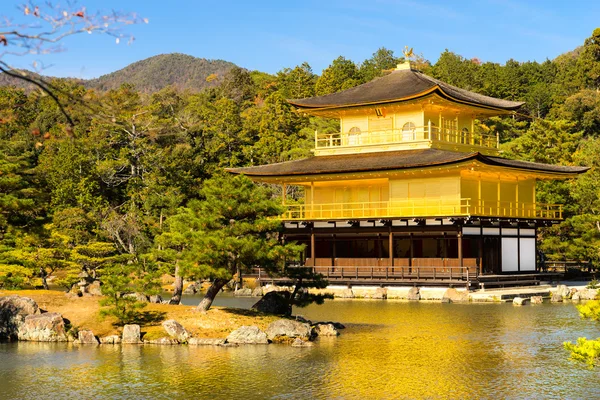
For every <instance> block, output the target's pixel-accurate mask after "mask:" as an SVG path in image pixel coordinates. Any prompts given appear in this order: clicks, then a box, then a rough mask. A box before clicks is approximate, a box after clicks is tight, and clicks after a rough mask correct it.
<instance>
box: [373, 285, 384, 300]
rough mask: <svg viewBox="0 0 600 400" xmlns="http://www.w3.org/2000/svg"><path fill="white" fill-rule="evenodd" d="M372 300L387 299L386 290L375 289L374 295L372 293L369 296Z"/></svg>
mask: <svg viewBox="0 0 600 400" xmlns="http://www.w3.org/2000/svg"><path fill="white" fill-rule="evenodd" d="M371 298H372V299H376V300H385V299H387V289H386V288H382V287H378V288H377V289H375V293H373V296H371Z"/></svg>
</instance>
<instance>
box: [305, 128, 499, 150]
mask: <svg viewBox="0 0 600 400" xmlns="http://www.w3.org/2000/svg"><path fill="white" fill-rule="evenodd" d="M426 140H431V141H433V142H443V143H450V144H463V145H470V146H479V147H485V148H492V149H496V148H498V136H497V135H487V134H482V133H473V132H469V131H466V130H459V129H456V128H442V129H439V128H438V127H436V126H434V125H433V124H430V125H425V126H417V127H414V128H412V129H385V130H372V131H361V132H336V133H318V132H315V148H316V149H325V148H332V147H354V146H369V145H378V144H392V143H411V142H418V141H426Z"/></svg>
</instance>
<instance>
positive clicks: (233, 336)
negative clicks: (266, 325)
mask: <svg viewBox="0 0 600 400" xmlns="http://www.w3.org/2000/svg"><path fill="white" fill-rule="evenodd" d="M226 340H227V342H228V343H236V344H269V339H267V334H266V333H265V332H263V331H261V330H260V329H258V327H257V326H241V327H239V328H238V329H236V330H235V331H233V332H231V333H230V334H229V336H227V339H226Z"/></svg>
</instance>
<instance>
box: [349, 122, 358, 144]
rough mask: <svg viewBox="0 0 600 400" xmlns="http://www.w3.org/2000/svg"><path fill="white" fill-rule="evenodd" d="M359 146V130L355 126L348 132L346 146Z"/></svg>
mask: <svg viewBox="0 0 600 400" xmlns="http://www.w3.org/2000/svg"><path fill="white" fill-rule="evenodd" d="M357 144H360V128H359V127H357V126H355V127H352V128H350V130H349V131H348V145H350V146H352V145H357Z"/></svg>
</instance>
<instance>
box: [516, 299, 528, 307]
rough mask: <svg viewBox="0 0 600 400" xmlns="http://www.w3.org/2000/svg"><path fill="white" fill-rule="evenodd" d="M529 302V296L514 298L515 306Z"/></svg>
mask: <svg viewBox="0 0 600 400" xmlns="http://www.w3.org/2000/svg"><path fill="white" fill-rule="evenodd" d="M527 303H529V299H528V298H527V297H515V298H514V299H513V304H514V305H515V306H524V305H525V304H527Z"/></svg>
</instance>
